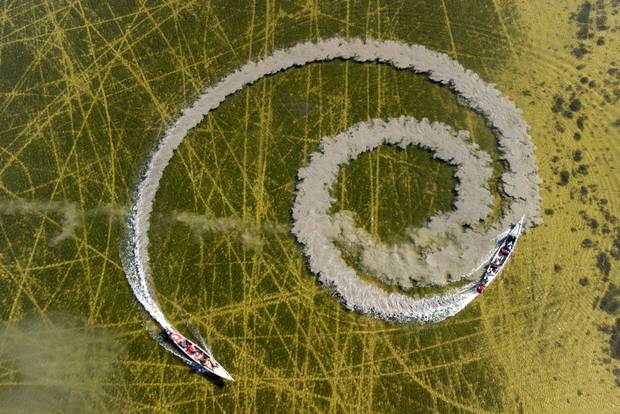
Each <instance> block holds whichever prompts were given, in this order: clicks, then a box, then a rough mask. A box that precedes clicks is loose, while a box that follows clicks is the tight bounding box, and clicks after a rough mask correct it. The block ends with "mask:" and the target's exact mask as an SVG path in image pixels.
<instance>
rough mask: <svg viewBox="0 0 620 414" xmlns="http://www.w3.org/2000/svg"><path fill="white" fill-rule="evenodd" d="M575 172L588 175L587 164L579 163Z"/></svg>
mask: <svg viewBox="0 0 620 414" xmlns="http://www.w3.org/2000/svg"><path fill="white" fill-rule="evenodd" d="M577 173H578V174H581V175H588V166H587V165H585V164H581V165H580V166H579V167H577Z"/></svg>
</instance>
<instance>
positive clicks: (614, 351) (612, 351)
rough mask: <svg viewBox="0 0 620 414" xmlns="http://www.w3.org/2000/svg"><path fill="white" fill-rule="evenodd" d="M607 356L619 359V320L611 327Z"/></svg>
mask: <svg viewBox="0 0 620 414" xmlns="http://www.w3.org/2000/svg"><path fill="white" fill-rule="evenodd" d="M609 355H611V357H612V358H614V359H620V318H617V319H616V324H615V325H614V326H613V327H612V333H611V339H610V341H609Z"/></svg>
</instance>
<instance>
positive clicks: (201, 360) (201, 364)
mask: <svg viewBox="0 0 620 414" xmlns="http://www.w3.org/2000/svg"><path fill="white" fill-rule="evenodd" d="M165 331H166V335H168V338H170V340H171V341H172V343H174V345H176V347H177V348H179V349H180V350H181V352H183V354H184V355H186V356H187V357H188V358H189V359H190V360H191V361H192V362H193V363H194V364H195V365H194V368H195V369H196V371H198V372H200V373H203V374H204V373H210V374H213V375H217V376H218V377H220V378H223V379H225V380H228V381H234V379H233V377H232V376H231V375H230V374H229V373H228V371H226V370H225V369H224V367H222V366H221V365H220V364H219V363H218V362H217V361H216V360H215V358H214V357H213V354H212V353H211V351H208V350H205V349H203V348H201V347H200V346H198V345H197V344H196V343H195V342H192V341H190V340H189V339H187V338H186V337H185V336H183V335H182V334H181V333H179V332H177V331H175V330H173V329H171V328H167V329H165Z"/></svg>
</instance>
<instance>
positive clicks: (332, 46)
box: [124, 38, 540, 328]
mask: <svg viewBox="0 0 620 414" xmlns="http://www.w3.org/2000/svg"><path fill="white" fill-rule="evenodd" d="M335 59H349V60H353V61H356V62H380V63H385V64H389V65H391V66H393V67H395V68H397V69H405V70H411V71H414V72H418V73H425V74H427V75H428V77H429V78H430V79H431V80H433V81H435V82H438V83H441V84H445V85H447V86H448V87H449V88H450V89H452V90H453V91H454V92H455V93H456V94H458V95H460V96H461V97H462V98H463V99H464V101H465V102H466V103H467V105H468V106H469V107H470V108H472V109H474V110H475V111H478V112H480V113H481V114H483V115H484V116H485V117H486V118H487V120H488V121H489V124H490V125H491V127H492V128H494V129H495V130H496V131H497V132H498V138H499V148H500V152H501V153H502V155H503V159H504V160H505V161H506V162H507V164H508V165H509V168H507V170H506V172H505V173H504V175H503V176H502V184H503V188H502V189H503V191H504V193H505V195H506V196H507V197H509V198H511V200H512V203H511V207H510V210H509V212H508V213H506V214H504V216H503V218H502V220H500V223H498V226H500V227H507V223H510V222H511V221H514V219H515V218H516V217H520V216H522V215H525V216H527V218H528V220H529V221H530V223H532V224H533V223H537V222H539V221H540V216H539V214H538V210H539V200H540V197H539V193H538V186H539V184H540V180H539V178H538V176H537V174H536V164H535V161H534V157H533V144H532V142H531V140H530V138H529V136H528V134H527V125H526V124H525V122H523V120H522V119H521V117H520V112H519V110H518V109H517V108H516V107H515V105H514V104H513V103H512V102H511V101H509V100H508V99H506V98H504V97H503V96H501V94H500V93H499V91H497V89H495V87H494V86H493V85H490V84H487V83H485V82H483V81H482V80H481V79H480V78H479V77H478V75H476V74H475V73H473V72H471V71H469V70H466V69H464V68H463V67H462V66H461V65H460V64H459V63H458V62H455V61H454V60H452V59H450V58H449V57H448V56H447V55H445V54H443V53H438V52H434V51H431V50H428V49H426V48H425V47H423V46H419V45H406V44H402V43H399V42H396V41H379V40H374V39H366V40H361V39H351V40H347V39H343V38H332V39H327V40H320V41H318V42H306V43H300V44H298V45H296V46H293V47H292V48H290V49H284V50H277V51H275V52H274V53H273V54H272V55H270V56H268V57H266V58H264V59H261V60H260V61H256V62H249V63H247V64H245V65H243V66H242V67H241V68H240V69H238V70H236V71H235V72H233V73H231V74H229V75H228V76H226V77H225V78H223V79H222V80H221V81H220V82H218V83H217V84H216V85H214V86H212V87H209V88H207V89H206V90H205V91H204V93H203V94H202V95H200V97H199V98H198V99H197V100H196V101H195V102H194V103H193V104H192V105H190V106H189V107H187V108H185V109H183V110H182V111H181V115H180V117H179V118H178V119H177V120H176V121H175V122H174V123H173V124H172V125H171V126H170V127H169V128H168V129H167V130H166V131H165V133H164V136H163V137H162V138H161V140H160V141H159V143H158V145H157V147H156V148H155V150H154V151H153V153H152V154H151V157H150V159H149V160H148V162H147V164H146V167H145V170H144V173H143V176H142V180H141V182H140V183H139V185H138V187H137V190H136V194H135V199H134V200H135V201H134V205H133V207H132V208H131V210H130V215H129V240H128V244H127V249H126V251H125V254H124V267H125V272H126V275H127V280H128V281H129V284H130V286H131V288H132V290H133V292H134V294H135V296H136V298H137V299H138V301H139V302H140V303H141V304H142V306H143V307H144V308H145V310H146V311H147V312H148V313H149V314H150V315H151V316H152V317H153V318H154V319H155V320H156V321H157V322H158V323H159V324H160V325H161V326H162V327H164V328H169V327H171V324H170V323H169V322H168V320H167V319H166V318H165V316H164V314H163V312H162V311H161V309H160V307H159V305H158V303H157V300H156V297H155V295H154V292H153V291H152V288H151V283H150V275H151V272H150V267H149V253H148V246H149V238H148V237H149V236H148V233H149V225H150V216H151V212H152V210H153V201H154V198H155V194H156V192H157V189H158V188H159V181H160V180H161V178H162V175H163V172H164V170H165V168H166V166H167V165H168V163H169V162H170V159H171V158H172V156H173V154H174V151H175V150H176V148H177V147H178V146H179V145H180V143H181V142H182V140H183V139H184V138H185V136H186V135H187V134H188V132H189V131H190V130H191V129H192V128H194V127H196V126H197V125H198V124H199V123H200V122H201V121H202V119H203V117H204V116H205V115H206V114H208V113H209V112H210V111H212V110H214V109H215V108H217V107H218V106H219V105H220V104H221V103H222V102H223V101H224V100H225V99H226V97H227V96H229V95H231V94H234V93H235V92H237V91H239V90H240V89H241V88H242V87H244V86H246V85H249V84H252V83H254V82H256V81H257V80H259V79H261V78H263V77H265V76H268V75H271V74H275V73H277V72H280V71H283V70H286V69H288V68H291V67H294V66H303V65H306V64H308V63H312V62H321V61H323V62H324V61H330V60H335ZM502 230H503V229H502ZM322 250H323V252H322V253H321V254H324V255H333V254H335V251H336V250H335V249H322ZM326 258H327V259H329V257H326ZM442 258H443V256H442V257H439V256H438V257H437V258H436V259H437V260H441V259H442ZM311 268H312V266H311ZM313 271H314V269H313ZM354 279H357V278H356V277H355V275H354V274H343V275H342V277H341V278H340V279H339V281H338V284H337V285H335V286H333V288H334V292H335V293H336V294H337V295H340V296H342V295H343V294H344V292H351V290H350V289H351V288H355V286H353V285H351V283H350V282H351V280H354ZM358 287H359V286H358ZM354 293H355V295H361V296H362V297H361V299H363V297H364V296H374V295H376V291H375V290H373V289H372V288H371V287H370V286H368V285H363V286H362V287H361V288H360V289H359V290H358V291H357V292H354ZM401 296H403V295H401ZM403 298H406V297H405V296H403ZM348 299H351V298H348ZM348 299H347V300H345V303H347V304H348V306H350V307H353V308H356V309H357V307H356V305H355V304H354V302H351V301H349V300H348ZM358 299H360V298H359V297H358ZM409 299H411V298H409ZM380 300H381V301H384V298H380ZM386 300H387V302H386V303H384V305H385V306H383V308H384V309H392V310H391V311H389V312H386V313H374V314H375V315H376V316H378V317H385V318H387V319H416V320H421V321H425V320H429V321H430V320H438V319H437V318H436V317H433V315H432V313H433V312H432V311H431V309H432V308H433V307H438V308H437V310H436V311H435V312H440V313H442V315H446V316H445V317H447V316H450V315H453V314H454V313H456V312H458V311H459V310H460V309H462V308H463V307H464V306H465V305H466V304H467V303H468V301H469V300H470V297H469V296H468V295H465V294H463V293H462V292H461V293H448V294H445V295H442V296H440V297H432V298H425V299H422V300H421V302H420V303H421V304H424V305H423V306H422V305H420V306H417V305H416V306H413V307H403V306H402V303H401V302H402V300H404V299H402V298H400V297H398V296H395V295H392V296H389V299H386ZM365 302H366V301H362V302H361V303H365ZM439 309H441V310H439ZM400 312H404V313H403V314H400ZM371 313H372V312H371ZM399 315H400V316H401V317H399ZM416 315H417V316H416Z"/></svg>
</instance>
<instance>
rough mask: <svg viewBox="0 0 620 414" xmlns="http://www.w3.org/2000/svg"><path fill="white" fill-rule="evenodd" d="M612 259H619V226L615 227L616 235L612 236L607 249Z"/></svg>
mask: <svg viewBox="0 0 620 414" xmlns="http://www.w3.org/2000/svg"><path fill="white" fill-rule="evenodd" d="M609 254H610V255H611V257H613V258H614V260H620V227H616V236H615V237H614V239H613V241H612V245H611V250H610V251H609Z"/></svg>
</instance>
